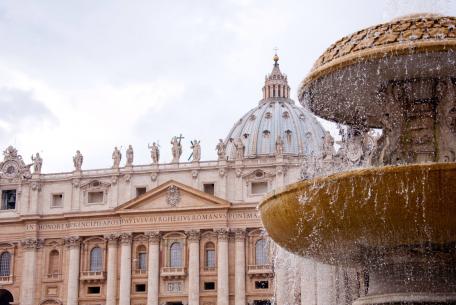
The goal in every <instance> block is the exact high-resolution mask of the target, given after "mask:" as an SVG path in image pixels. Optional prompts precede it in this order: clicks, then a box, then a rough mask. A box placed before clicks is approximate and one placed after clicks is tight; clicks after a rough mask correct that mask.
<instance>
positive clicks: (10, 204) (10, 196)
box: [2, 190, 16, 210]
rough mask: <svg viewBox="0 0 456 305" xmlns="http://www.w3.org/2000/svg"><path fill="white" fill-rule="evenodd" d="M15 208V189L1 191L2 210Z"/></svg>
mask: <svg viewBox="0 0 456 305" xmlns="http://www.w3.org/2000/svg"><path fill="white" fill-rule="evenodd" d="M14 209H16V190H4V191H2V210H14Z"/></svg>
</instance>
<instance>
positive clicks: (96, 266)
mask: <svg viewBox="0 0 456 305" xmlns="http://www.w3.org/2000/svg"><path fill="white" fill-rule="evenodd" d="M102 266H103V257H102V251H101V248H100V247H94V248H93V249H92V250H91V251H90V271H92V272H99V271H102V270H103V267H102Z"/></svg>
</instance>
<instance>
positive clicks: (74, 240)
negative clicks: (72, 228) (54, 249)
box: [65, 236, 81, 248]
mask: <svg viewBox="0 0 456 305" xmlns="http://www.w3.org/2000/svg"><path fill="white" fill-rule="evenodd" d="M65 245H66V246H67V247H68V248H73V247H79V246H80V245H81V238H80V237H79V236H69V237H65Z"/></svg>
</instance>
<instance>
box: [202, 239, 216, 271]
mask: <svg viewBox="0 0 456 305" xmlns="http://www.w3.org/2000/svg"><path fill="white" fill-rule="evenodd" d="M204 267H206V268H215V245H214V243H213V242H208V243H206V245H205V246H204Z"/></svg>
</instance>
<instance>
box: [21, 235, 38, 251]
mask: <svg viewBox="0 0 456 305" xmlns="http://www.w3.org/2000/svg"><path fill="white" fill-rule="evenodd" d="M42 245H43V240H42V239H38V238H26V239H23V240H21V246H22V247H23V248H24V249H39V248H41V246H42Z"/></svg>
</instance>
